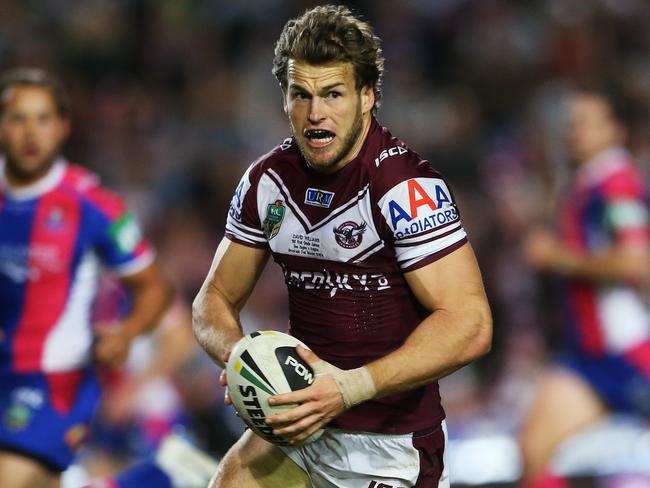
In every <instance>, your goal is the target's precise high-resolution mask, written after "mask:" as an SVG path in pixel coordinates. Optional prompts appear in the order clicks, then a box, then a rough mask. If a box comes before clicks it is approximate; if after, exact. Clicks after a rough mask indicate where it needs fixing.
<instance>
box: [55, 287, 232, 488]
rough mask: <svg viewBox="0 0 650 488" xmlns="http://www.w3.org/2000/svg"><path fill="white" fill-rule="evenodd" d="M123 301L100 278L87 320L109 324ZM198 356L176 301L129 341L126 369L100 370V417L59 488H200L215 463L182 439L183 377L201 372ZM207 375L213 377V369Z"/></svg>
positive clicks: (188, 428)
mask: <svg viewBox="0 0 650 488" xmlns="http://www.w3.org/2000/svg"><path fill="white" fill-rule="evenodd" d="M129 302H130V299H129V295H128V291H127V290H125V289H124V287H123V286H121V285H120V283H119V282H118V281H116V280H115V279H112V278H110V277H106V276H105V277H103V279H102V280H101V282H100V291H99V294H98V297H97V300H96V302H95V306H94V309H93V317H94V319H95V320H96V321H98V322H101V323H104V324H108V323H115V322H116V321H117V320H118V319H119V318H120V317H122V316H123V314H124V311H125V310H128V309H129V308H130V307H129ZM204 358H205V354H204V353H203V351H202V350H201V348H200V347H199V346H198V344H197V343H196V341H195V340H194V336H193V334H192V326H191V314H190V310H189V306H188V305H187V304H186V303H185V302H184V301H183V300H182V299H181V298H180V297H179V296H176V298H175V300H174V302H173V304H172V305H171V307H170V308H169V309H168V310H167V312H166V313H165V314H164V316H163V317H162V319H161V321H160V324H159V325H158V326H157V327H156V329H155V330H154V331H153V332H152V333H151V334H147V335H146V336H140V337H138V338H137V339H136V340H135V341H134V342H133V344H132V347H131V351H130V354H129V357H128V359H127V361H126V363H125V365H124V367H122V368H119V369H115V368H100V371H99V376H100V380H101V386H102V397H101V400H100V403H99V409H98V413H97V415H96V416H95V418H94V420H93V423H92V428H91V433H90V437H89V439H88V442H87V443H86V444H85V445H84V447H83V449H82V450H81V451H80V453H79V455H78V456H77V460H76V463H75V469H74V470H72V471H73V473H74V474H70V473H66V477H65V478H64V480H65V482H66V484H65V485H64V488H66V487H67V486H69V487H70V488H74V487H78V486H80V484H84V486H85V485H86V484H87V485H89V486H104V487H105V486H107V485H108V480H109V479H110V480H111V483H112V484H111V485H110V486H115V487H119V488H131V487H139V486H152V487H155V488H165V487H172V486H173V487H175V488H205V486H206V485H207V483H208V481H209V480H210V476H211V475H212V473H214V471H215V469H216V461H214V460H213V459H211V458H209V457H208V456H207V455H206V454H204V453H202V452H200V451H199V449H198V448H196V447H194V446H193V445H192V444H191V443H190V442H189V441H188V440H186V439H185V437H192V438H195V437H196V434H197V426H196V425H194V424H193V423H192V420H193V417H192V416H191V413H192V412H191V411H190V410H188V408H187V406H188V404H190V403H191V402H188V401H185V400H186V398H187V396H188V395H192V394H193V392H192V387H193V386H192V382H191V381H187V380H186V379H187V377H188V375H193V376H200V375H201V374H202V373H203V372H204V370H205V369H206V368H205V366H207V364H206V365H205V366H204V365H203V364H204V361H202V359H204ZM210 374H211V376H212V378H213V379H214V380H216V376H215V375H214V370H213V368H210ZM187 383H189V384H187ZM215 386H217V385H216V382H215ZM208 388H209V387H208ZM215 390H216V388H215ZM210 393H211V391H210V389H208V390H207V391H206V385H202V388H201V391H200V392H196V394H197V395H201V396H203V397H207V398H210V397H211V396H212V395H211V394H210ZM222 435H223V436H224V437H226V438H227V437H228V436H227V435H226V433H225V432H223V433H222ZM196 441H197V442H198V443H203V444H205V443H204V442H202V441H203V439H196ZM80 480H81V481H80ZM93 483H94V484H93Z"/></svg>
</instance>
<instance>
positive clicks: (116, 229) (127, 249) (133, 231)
mask: <svg viewBox="0 0 650 488" xmlns="http://www.w3.org/2000/svg"><path fill="white" fill-rule="evenodd" d="M110 233H111V237H112V238H113V241H114V242H115V244H117V247H118V248H119V250H120V251H121V252H122V253H123V254H129V253H131V252H133V251H134V250H135V248H136V247H137V246H138V244H140V241H141V240H142V233H141V232H140V228H139V227H138V224H137V223H136V222H135V219H134V218H133V215H131V214H130V213H128V212H127V213H125V214H124V215H122V216H121V217H120V218H119V219H117V220H116V221H114V222H113V223H112V224H111V229H110Z"/></svg>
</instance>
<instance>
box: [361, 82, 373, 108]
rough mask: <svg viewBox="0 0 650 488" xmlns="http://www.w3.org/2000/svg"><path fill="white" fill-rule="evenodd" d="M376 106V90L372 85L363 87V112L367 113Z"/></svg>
mask: <svg viewBox="0 0 650 488" xmlns="http://www.w3.org/2000/svg"><path fill="white" fill-rule="evenodd" d="M374 106H375V90H373V88H372V86H364V87H363V88H362V89H361V113H363V114H365V113H367V112H370V111H371V110H372V107H374Z"/></svg>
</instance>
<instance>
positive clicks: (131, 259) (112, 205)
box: [0, 159, 154, 373]
mask: <svg viewBox="0 0 650 488" xmlns="http://www.w3.org/2000/svg"><path fill="white" fill-rule="evenodd" d="M4 174H5V169H4V162H3V161H0V327H1V333H2V334H1V335H0V373H8V372H46V373H49V372H60V371H71V370H77V369H79V368H82V367H83V366H84V365H86V364H87V363H88V361H89V359H90V350H91V345H92V337H93V334H92V327H91V323H90V310H91V306H92V302H93V300H94V298H95V292H96V289H97V278H98V276H99V271H100V264H103V265H104V266H106V267H107V268H109V269H110V270H112V271H113V272H115V273H117V274H118V275H128V274H132V273H135V272H137V271H139V270H141V269H144V268H145V267H146V266H148V265H149V264H150V263H151V262H152V261H153V257H154V253H153V249H152V248H151V246H150V245H149V244H148V243H147V242H146V241H145V240H144V239H143V237H142V234H141V232H140V230H139V227H138V225H137V224H136V222H135V220H134V218H133V216H132V214H131V213H130V212H129V211H128V209H127V206H126V204H125V202H124V201H123V200H122V199H121V198H120V197H118V196H117V195H115V194H114V193H112V192H110V191H108V190H106V189H105V188H103V187H102V186H101V185H100V183H99V178H98V177H97V176H96V175H95V174H93V173H91V172H89V171H88V170H86V169H83V168H81V167H79V166H75V165H71V164H69V163H67V162H66V161H64V160H62V159H60V160H57V161H56V162H55V163H54V165H53V166H52V168H51V169H50V171H49V172H48V173H47V175H45V176H44V177H43V178H41V179H40V180H39V181H37V182H36V183H34V184H32V185H30V186H28V187H20V188H12V187H11V186H10V185H8V183H7V181H6V178H5V176H4Z"/></svg>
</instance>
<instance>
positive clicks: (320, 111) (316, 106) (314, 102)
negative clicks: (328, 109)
mask: <svg viewBox="0 0 650 488" xmlns="http://www.w3.org/2000/svg"><path fill="white" fill-rule="evenodd" d="M324 108H325V107H324V101H323V100H321V98H320V97H312V99H311V100H310V102H309V122H311V123H317V122H320V121H321V120H324V119H325V115H324V114H325V112H324Z"/></svg>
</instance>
